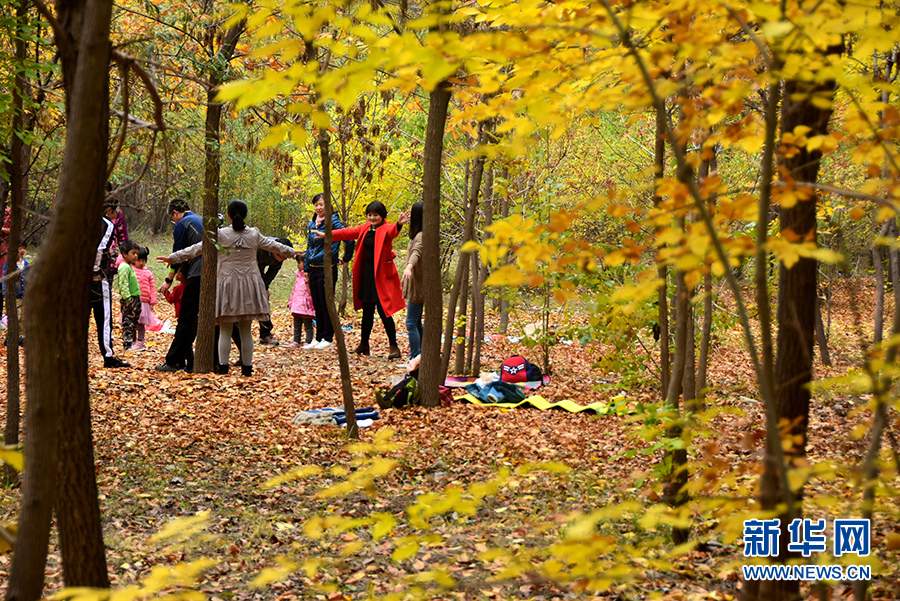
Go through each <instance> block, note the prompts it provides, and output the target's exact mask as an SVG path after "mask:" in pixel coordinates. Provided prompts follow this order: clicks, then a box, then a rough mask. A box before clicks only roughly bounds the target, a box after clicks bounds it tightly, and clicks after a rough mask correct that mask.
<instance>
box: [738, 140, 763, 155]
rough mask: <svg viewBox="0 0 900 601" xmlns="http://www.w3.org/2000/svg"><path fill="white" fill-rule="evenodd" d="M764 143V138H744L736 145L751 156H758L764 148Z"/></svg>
mask: <svg viewBox="0 0 900 601" xmlns="http://www.w3.org/2000/svg"><path fill="white" fill-rule="evenodd" d="M764 141H765V140H764V139H763V137H762V136H744V137H743V138H741V139H740V140H738V141H737V144H736V145H737V146H738V147H739V148H743V149H744V150H746V151H747V152H749V153H750V154H756V153H757V152H759V149H760V148H762V145H763V142H764Z"/></svg>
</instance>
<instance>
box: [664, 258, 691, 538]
mask: <svg viewBox="0 0 900 601" xmlns="http://www.w3.org/2000/svg"><path fill="white" fill-rule="evenodd" d="M688 303H689V300H688V290H687V286H686V285H685V282H684V272H683V271H676V272H675V360H674V362H673V365H672V375H673V377H672V378H670V379H669V389H668V391H666V409H667V410H668V411H669V412H670V413H671V415H670V416H669V419H670V420H671V422H670V425H669V426H667V427H666V438H668V439H679V438H681V433H682V425H681V416H680V415H679V414H680V409H679V397H680V396H681V393H682V390H683V380H684V374H685V366H686V365H687V361H686V359H687V346H688V330H689V328H688ZM663 461H664V462H665V463H666V464H668V475H667V476H666V482H665V483H664V484H663V494H662V498H663V501H664V502H665V503H666V504H668V505H669V506H670V507H680V506H682V505H684V504H685V502H686V501H687V495H686V494H685V493H684V491H683V490H682V489H683V488H684V485H685V484H687V480H688V473H687V467H686V463H687V450H686V449H685V448H680V449H679V448H676V449H667V450H666V452H665V458H664V459H663ZM689 534H690V531H689V530H686V529H682V528H673V529H672V542H673V543H675V544H676V545H679V544H681V543H684V542H686V541H687V540H688V536H689Z"/></svg>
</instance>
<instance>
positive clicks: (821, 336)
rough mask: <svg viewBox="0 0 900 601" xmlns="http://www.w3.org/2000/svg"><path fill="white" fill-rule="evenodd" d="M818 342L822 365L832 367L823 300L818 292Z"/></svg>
mask: <svg viewBox="0 0 900 601" xmlns="http://www.w3.org/2000/svg"><path fill="white" fill-rule="evenodd" d="M816 342H817V343H818V346H819V355H820V356H821V358H822V365H825V366H826V367H831V353H829V352H828V338H827V337H826V336H825V322H824V321H823V320H822V302H821V301H820V300H819V295H818V294H816Z"/></svg>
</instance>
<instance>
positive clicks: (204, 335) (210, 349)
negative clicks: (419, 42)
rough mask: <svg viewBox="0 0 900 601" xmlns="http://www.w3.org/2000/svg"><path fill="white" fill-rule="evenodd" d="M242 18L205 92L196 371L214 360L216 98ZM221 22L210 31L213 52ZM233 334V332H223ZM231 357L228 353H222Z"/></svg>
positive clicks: (213, 67) (224, 44)
mask: <svg viewBox="0 0 900 601" xmlns="http://www.w3.org/2000/svg"><path fill="white" fill-rule="evenodd" d="M244 26H245V23H244V22H243V21H242V22H240V23H238V24H237V25H235V26H234V27H232V28H231V29H229V30H228V33H226V34H225V39H224V41H223V42H222V46H221V48H219V51H218V52H216V54H215V57H214V58H213V59H212V61H211V65H210V67H209V82H208V83H209V89H208V90H207V92H206V126H205V129H204V132H205V133H204V141H205V168H204V179H203V211H202V213H203V270H202V273H201V277H200V315H199V318H198V321H197V344H196V354H195V358H194V373H201V374H205V373H209V372H211V371H212V370H213V363H214V362H215V356H216V352H215V350H216V349H215V345H216V337H215V328H216V275H217V272H218V263H219V257H218V250H217V249H216V241H217V240H218V227H219V226H218V215H219V173H220V169H221V158H220V151H221V146H222V144H221V139H220V138H221V129H222V104H221V103H219V102H216V94H218V92H219V89H218V88H219V85H221V84H222V81H223V75H224V70H225V65H227V64H228V62H229V61H230V60H231V57H232V55H233V54H234V49H235V48H236V47H237V43H238V40H239V39H240V37H241V34H242V33H243V31H244ZM217 28H218V25H217V24H216V25H213V26H212V27H211V30H210V31H209V32H208V34H207V37H208V39H209V48H210V53H212V52H213V40H215V38H216V36H215V32H216V29H217ZM221 335H222V336H230V335H231V333H230V332H222V333H221ZM219 360H220V361H225V362H227V361H228V357H220V358H219Z"/></svg>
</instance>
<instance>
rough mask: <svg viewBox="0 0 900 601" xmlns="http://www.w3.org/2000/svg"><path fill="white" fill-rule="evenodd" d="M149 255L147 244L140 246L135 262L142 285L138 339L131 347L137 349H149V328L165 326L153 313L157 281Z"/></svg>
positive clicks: (157, 330)
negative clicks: (145, 335)
mask: <svg viewBox="0 0 900 601" xmlns="http://www.w3.org/2000/svg"><path fill="white" fill-rule="evenodd" d="M149 256H150V249H149V248H147V247H146V246H145V247H142V248H139V250H138V260H137V262H136V263H135V264H134V275H135V276H137V280H138V284H140V286H141V316H140V318H139V319H138V327H137V340H136V341H135V343H134V345H133V346H132V347H131V348H132V350H135V351H143V350H147V344H146V342H145V341H144V334H145V332H146V331H147V330H150V331H151V332H159V331H160V330H161V329H162V326H163V322H161V321H160V320H159V318H158V317H157V316H156V315H155V314H154V313H153V305H155V304H156V282H155V281H154V279H153V273H152V272H151V271H150V270H149V269H147V258H148V257H149Z"/></svg>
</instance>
